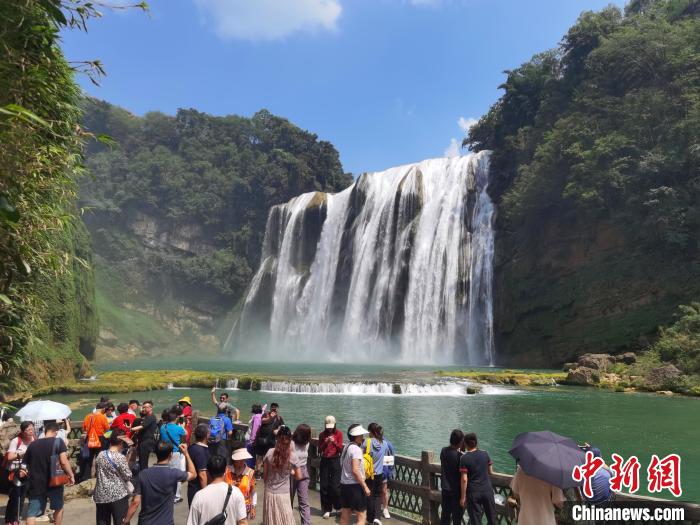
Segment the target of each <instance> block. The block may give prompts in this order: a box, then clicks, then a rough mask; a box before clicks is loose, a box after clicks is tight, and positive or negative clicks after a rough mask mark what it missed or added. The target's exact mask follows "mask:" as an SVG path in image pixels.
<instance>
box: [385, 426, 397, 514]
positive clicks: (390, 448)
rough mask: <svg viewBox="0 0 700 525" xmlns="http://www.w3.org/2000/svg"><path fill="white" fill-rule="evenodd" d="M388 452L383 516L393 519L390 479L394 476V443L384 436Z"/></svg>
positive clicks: (386, 456) (386, 454)
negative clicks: (390, 504)
mask: <svg viewBox="0 0 700 525" xmlns="http://www.w3.org/2000/svg"><path fill="white" fill-rule="evenodd" d="M384 443H385V444H386V453H385V454H384V477H383V478H382V517H384V518H385V519H387V520H388V519H391V514H389V480H390V479H393V478H394V455H395V454H396V451H395V450H394V445H393V444H392V443H391V441H389V440H388V439H386V438H384Z"/></svg>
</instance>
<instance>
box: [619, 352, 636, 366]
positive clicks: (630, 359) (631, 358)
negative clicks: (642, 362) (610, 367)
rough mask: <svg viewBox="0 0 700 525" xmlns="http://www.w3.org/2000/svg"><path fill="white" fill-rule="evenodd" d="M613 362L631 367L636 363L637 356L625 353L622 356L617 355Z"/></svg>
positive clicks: (632, 353)
mask: <svg viewBox="0 0 700 525" xmlns="http://www.w3.org/2000/svg"><path fill="white" fill-rule="evenodd" d="M615 361H616V362H617V363H624V364H626V365H632V364H634V363H636V362H637V354H635V353H634V352H625V353H623V354H617V355H616V356H615Z"/></svg>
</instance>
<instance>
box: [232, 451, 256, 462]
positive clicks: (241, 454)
mask: <svg viewBox="0 0 700 525" xmlns="http://www.w3.org/2000/svg"><path fill="white" fill-rule="evenodd" d="M231 459H232V460H233V461H245V460H246V459H253V456H251V455H250V454H249V453H248V451H247V450H246V449H245V448H239V449H236V450H234V451H233V454H232V455H231Z"/></svg>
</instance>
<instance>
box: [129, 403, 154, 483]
mask: <svg viewBox="0 0 700 525" xmlns="http://www.w3.org/2000/svg"><path fill="white" fill-rule="evenodd" d="M140 414H141V422H140V424H138V425H135V426H133V427H132V428H131V431H132V435H135V436H136V437H137V440H138V454H139V472H143V471H144V470H146V469H147V468H148V458H149V457H150V455H151V452H153V450H154V449H155V446H156V430H158V423H157V421H156V417H155V416H154V415H153V401H144V402H143V405H142V406H141V412H140Z"/></svg>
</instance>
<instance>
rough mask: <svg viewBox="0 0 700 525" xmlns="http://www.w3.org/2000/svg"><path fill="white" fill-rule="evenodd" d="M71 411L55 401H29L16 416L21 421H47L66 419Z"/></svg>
mask: <svg viewBox="0 0 700 525" xmlns="http://www.w3.org/2000/svg"><path fill="white" fill-rule="evenodd" d="M70 413H71V409H70V408H68V406H66V405H64V404H63V403H56V401H30V402H29V403H27V404H26V405H25V406H23V407H22V408H21V409H20V410H19V411H18V412H17V415H18V416H19V417H20V418H21V419H22V421H47V420H49V419H53V420H56V419H66V418H67V417H68V416H70Z"/></svg>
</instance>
